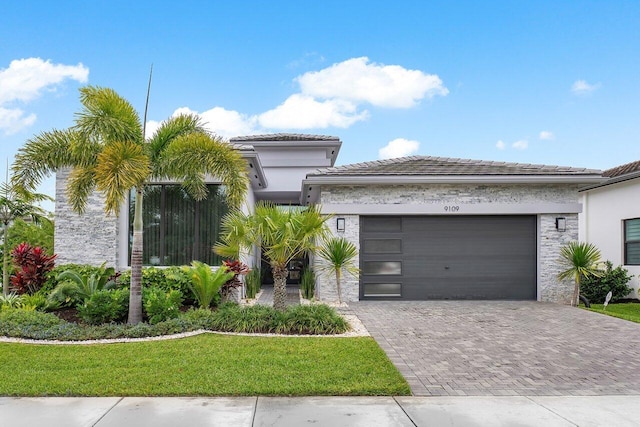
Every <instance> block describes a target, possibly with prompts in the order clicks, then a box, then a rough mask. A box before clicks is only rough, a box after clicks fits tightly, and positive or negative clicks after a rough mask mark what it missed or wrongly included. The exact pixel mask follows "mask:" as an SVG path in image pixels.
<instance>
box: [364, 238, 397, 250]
mask: <svg viewBox="0 0 640 427" xmlns="http://www.w3.org/2000/svg"><path fill="white" fill-rule="evenodd" d="M364 251H365V253H368V254H399V253H402V240H401V239H365V240H364Z"/></svg>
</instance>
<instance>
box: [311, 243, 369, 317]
mask: <svg viewBox="0 0 640 427" xmlns="http://www.w3.org/2000/svg"><path fill="white" fill-rule="evenodd" d="M318 256H319V257H320V258H321V259H323V260H324V261H325V263H324V264H323V265H321V266H320V271H324V272H327V273H333V274H335V276H336V288H337V290H338V302H339V303H340V304H342V288H341V283H340V282H341V279H342V272H343V271H344V272H346V273H347V274H349V275H352V276H354V277H356V278H357V277H358V276H359V275H360V269H358V267H356V266H355V264H354V261H355V259H356V257H357V256H358V249H356V246H355V245H354V244H353V243H351V242H350V241H348V240H347V239H345V238H344V237H333V238H331V239H329V240H327V241H326V242H325V243H324V245H323V246H322V247H321V248H320V250H319V251H318Z"/></svg>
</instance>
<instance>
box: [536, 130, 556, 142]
mask: <svg viewBox="0 0 640 427" xmlns="http://www.w3.org/2000/svg"><path fill="white" fill-rule="evenodd" d="M538 137H539V138H540V139H542V140H543V141H550V140H553V139H555V138H556V136H555V135H554V134H553V132H550V131H548V130H543V131H542V132H540V135H538Z"/></svg>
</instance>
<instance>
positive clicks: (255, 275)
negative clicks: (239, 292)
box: [244, 268, 262, 298]
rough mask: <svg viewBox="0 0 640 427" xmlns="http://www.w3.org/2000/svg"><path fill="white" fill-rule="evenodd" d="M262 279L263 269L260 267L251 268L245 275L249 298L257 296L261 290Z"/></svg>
mask: <svg viewBox="0 0 640 427" xmlns="http://www.w3.org/2000/svg"><path fill="white" fill-rule="evenodd" d="M261 279H262V271H260V269H259V268H253V269H251V271H250V272H249V274H247V275H246V276H245V277H244V283H245V285H246V296H247V298H255V297H256V294H257V293H258V292H260V285H261V281H262V280H261Z"/></svg>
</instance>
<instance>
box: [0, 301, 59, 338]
mask: <svg viewBox="0 0 640 427" xmlns="http://www.w3.org/2000/svg"><path fill="white" fill-rule="evenodd" d="M63 323H66V322H65V321H64V320H62V319H59V318H58V317H57V316H56V315H54V314H51V313H43V312H41V311H33V310H23V309H20V308H14V309H7V310H2V311H0V334H1V335H4V336H8V337H25V338H31V337H33V334H34V333H38V332H40V331H42V330H47V329H51V328H54V327H56V326H59V325H61V324H63Z"/></svg>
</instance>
